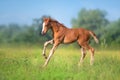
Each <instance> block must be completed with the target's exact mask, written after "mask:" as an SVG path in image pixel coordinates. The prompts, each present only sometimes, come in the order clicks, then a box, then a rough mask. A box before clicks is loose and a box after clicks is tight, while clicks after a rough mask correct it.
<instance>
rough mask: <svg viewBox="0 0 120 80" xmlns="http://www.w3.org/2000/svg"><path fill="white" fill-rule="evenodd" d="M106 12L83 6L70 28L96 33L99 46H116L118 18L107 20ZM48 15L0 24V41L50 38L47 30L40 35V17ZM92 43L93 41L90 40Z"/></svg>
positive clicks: (13, 41)
mask: <svg viewBox="0 0 120 80" xmlns="http://www.w3.org/2000/svg"><path fill="white" fill-rule="evenodd" d="M106 16H107V12H106V11H103V10H99V9H92V10H91V9H85V8H83V9H82V10H81V11H80V12H79V13H78V16H77V18H73V19H71V23H72V26H71V28H80V27H82V28H86V29H89V30H92V31H94V32H95V33H96V35H97V37H98V38H99V40H100V46H104V47H108V46H111V45H112V46H113V45H114V46H117V47H120V46H119V44H120V31H119V30H120V29H119V26H120V19H118V20H116V21H109V20H108V19H107V18H106ZM43 17H50V16H41V18H35V19H33V23H32V24H31V25H18V24H16V23H11V24H8V25H5V24H3V25H0V43H1V44H4V43H17V44H18V43H30V44H33V43H42V44H43V42H45V41H46V40H50V39H51V38H52V36H51V32H50V31H49V32H48V33H47V34H46V35H45V36H42V35H41V29H42V18H43ZM92 44H93V45H94V42H93V41H92Z"/></svg>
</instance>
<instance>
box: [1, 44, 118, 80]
mask: <svg viewBox="0 0 120 80" xmlns="http://www.w3.org/2000/svg"><path fill="white" fill-rule="evenodd" d="M49 50H50V48H49V49H48V50H47V55H48V52H49ZM80 56H81V52H80V49H75V48H71V47H63V46H62V47H58V49H57V50H56V51H55V54H54V55H53V56H52V58H51V60H50V62H49V64H48V66H47V67H46V68H42V65H43V64H44V61H45V59H44V57H43V56H42V48H39V47H38V46H37V47H36V46H2V47H0V80H119V79H120V50H119V49H118V50H117V49H113V50H112V49H97V50H96V51H95V63H94V65H93V66H90V64H89V59H90V54H89V52H87V55H86V58H85V60H84V62H83V65H82V66H78V61H79V59H80Z"/></svg>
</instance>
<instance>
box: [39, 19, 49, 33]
mask: <svg viewBox="0 0 120 80" xmlns="http://www.w3.org/2000/svg"><path fill="white" fill-rule="evenodd" d="M50 28H51V24H50V18H44V19H43V26H42V32H41V34H46V33H47V31H48V30H49V29H50Z"/></svg>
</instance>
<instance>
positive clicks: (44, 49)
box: [42, 39, 53, 59]
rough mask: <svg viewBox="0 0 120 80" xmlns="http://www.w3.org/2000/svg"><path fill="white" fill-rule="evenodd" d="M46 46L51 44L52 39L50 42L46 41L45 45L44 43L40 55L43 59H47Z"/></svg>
mask: <svg viewBox="0 0 120 80" xmlns="http://www.w3.org/2000/svg"><path fill="white" fill-rule="evenodd" d="M48 44H53V39H52V40H50V41H46V42H45V43H44V48H43V53H42V55H43V56H44V57H45V59H47V56H46V54H45V53H46V47H47V45H48Z"/></svg>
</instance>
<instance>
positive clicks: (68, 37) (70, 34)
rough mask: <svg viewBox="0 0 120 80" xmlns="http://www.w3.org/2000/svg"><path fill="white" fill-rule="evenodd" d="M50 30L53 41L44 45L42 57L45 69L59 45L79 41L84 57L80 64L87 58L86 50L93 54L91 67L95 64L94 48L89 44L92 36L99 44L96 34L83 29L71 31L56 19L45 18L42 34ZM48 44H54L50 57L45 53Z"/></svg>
mask: <svg viewBox="0 0 120 80" xmlns="http://www.w3.org/2000/svg"><path fill="white" fill-rule="evenodd" d="M49 29H51V30H52V32H53V39H52V40H50V41H47V42H45V44H44V49H43V53H42V55H43V56H44V57H45V59H46V61H45V63H44V65H43V67H45V66H46V65H47V64H48V62H49V60H50V58H51V56H52V55H53V53H54V51H55V49H56V48H57V47H58V45H59V44H61V43H65V44H66V43H72V42H75V41H77V42H78V44H79V45H80V46H81V52H82V56H81V58H80V61H79V64H80V63H82V62H83V59H84V58H85V56H86V50H89V51H90V53H91V59H90V64H91V65H92V64H93V61H94V48H92V47H91V46H89V44H88V43H89V39H90V37H91V36H92V37H93V38H94V40H95V42H96V43H98V42H99V41H98V39H97V37H96V35H95V33H93V32H92V31H90V30H86V29H83V28H76V29H69V28H67V27H65V26H64V25H63V24H61V23H59V22H58V21H56V20H54V19H51V18H44V19H43V27H42V32H41V34H46V33H47V31H48V30H49ZM48 44H53V47H52V49H51V50H50V53H49V56H48V57H47V56H46V54H45V53H46V52H45V51H46V47H47V45H48Z"/></svg>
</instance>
